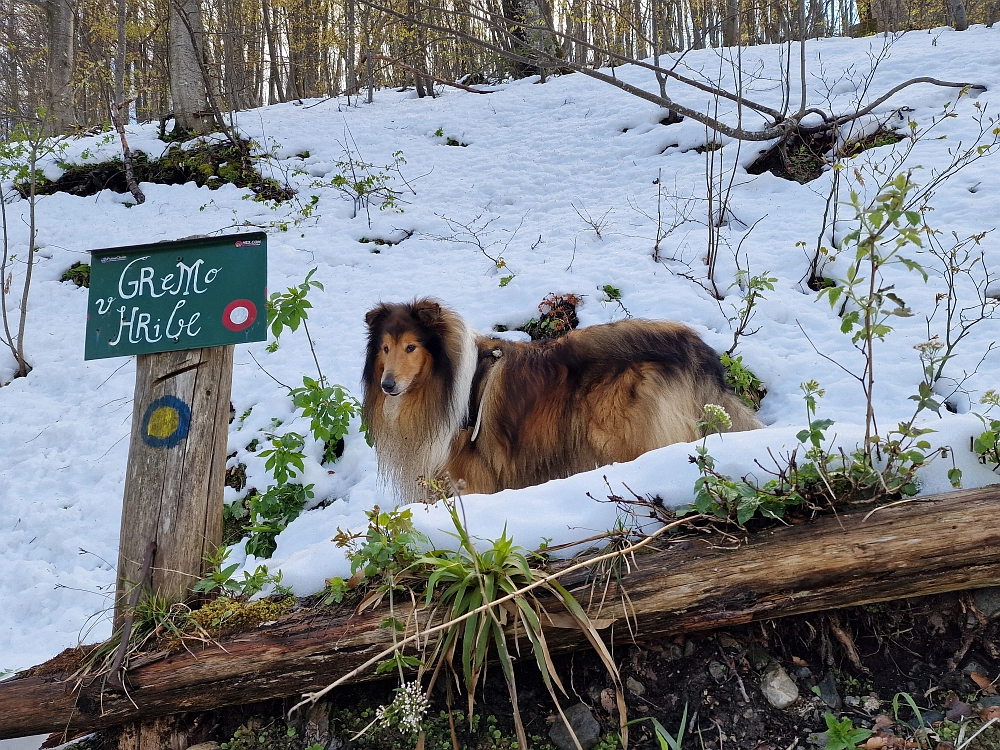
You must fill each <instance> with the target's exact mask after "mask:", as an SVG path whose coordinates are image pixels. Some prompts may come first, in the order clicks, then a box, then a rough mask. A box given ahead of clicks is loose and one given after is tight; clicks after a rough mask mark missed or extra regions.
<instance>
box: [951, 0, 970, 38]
mask: <svg viewBox="0 0 1000 750" xmlns="http://www.w3.org/2000/svg"><path fill="white" fill-rule="evenodd" d="M951 17H952V19H953V20H954V23H955V31H965V30H966V29H967V28H969V19H968V16H966V14H965V3H964V2H963V0H951Z"/></svg>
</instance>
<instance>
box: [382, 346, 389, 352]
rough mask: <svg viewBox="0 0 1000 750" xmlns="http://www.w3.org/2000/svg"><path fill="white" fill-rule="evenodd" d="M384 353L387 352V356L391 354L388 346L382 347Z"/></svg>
mask: <svg viewBox="0 0 1000 750" xmlns="http://www.w3.org/2000/svg"><path fill="white" fill-rule="evenodd" d="M382 351H383V352H385V353H386V354H388V353H389V347H388V346H383V347H382Z"/></svg>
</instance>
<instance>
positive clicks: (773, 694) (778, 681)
mask: <svg viewBox="0 0 1000 750" xmlns="http://www.w3.org/2000/svg"><path fill="white" fill-rule="evenodd" d="M760 689H761V691H762V692H763V693H764V697H765V698H767V702H768V703H770V704H771V705H772V706H774V707H775V708H788V707H789V706H790V705H792V704H793V703H795V701H797V700H798V698H799V688H798V685H796V684H795V682H794V680H792V678H791V677H789V676H788V673H787V672H786V671H785V670H784V668H783V667H782V666H781V665H780V664H772V665H771V666H770V667H768V668H767V671H765V672H764V674H763V675H762V676H761V680H760Z"/></svg>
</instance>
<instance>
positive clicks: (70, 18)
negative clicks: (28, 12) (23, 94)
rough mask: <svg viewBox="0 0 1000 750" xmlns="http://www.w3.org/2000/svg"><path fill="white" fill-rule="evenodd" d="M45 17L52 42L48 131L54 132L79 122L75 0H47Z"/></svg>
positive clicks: (50, 41)
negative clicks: (75, 92) (75, 103)
mask: <svg viewBox="0 0 1000 750" xmlns="http://www.w3.org/2000/svg"><path fill="white" fill-rule="evenodd" d="M45 18H46V21H47V22H48V43H49V50H48V61H47V62H48V71H47V72H48V75H47V84H48V86H47V89H48V90H47V91H46V100H47V105H48V112H47V118H46V120H47V125H46V130H47V131H48V132H49V133H50V134H52V135H55V134H59V133H65V132H66V131H67V130H68V129H69V128H71V127H73V126H74V125H76V113H75V110H74V108H73V66H74V64H75V46H74V42H75V33H76V29H75V26H76V24H75V8H74V7H73V2H72V0H47V2H46V3H45Z"/></svg>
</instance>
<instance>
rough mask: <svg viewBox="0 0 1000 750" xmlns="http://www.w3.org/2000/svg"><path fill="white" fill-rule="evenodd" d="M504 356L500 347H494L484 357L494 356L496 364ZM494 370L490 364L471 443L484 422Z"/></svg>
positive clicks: (477, 435) (474, 440)
mask: <svg viewBox="0 0 1000 750" xmlns="http://www.w3.org/2000/svg"><path fill="white" fill-rule="evenodd" d="M502 356H503V352H502V351H501V350H500V349H493V350H492V351H490V352H488V353H487V355H486V356H485V357H483V359H486V357H493V363H494V364H495V363H496V361H497V360H499V359H500V357H502ZM494 372H495V370H494V369H493V367H492V366H490V369H489V372H487V373H486V382H485V383H484V384H483V395H482V396H481V397H480V399H479V408H478V409H477V410H476V424H475V426H474V427H473V429H472V438H471V439H470V441H469V442H471V443H474V442H476V438H478V437H479V428H480V427H481V426H482V423H483V405H484V404H485V403H486V393H487V392H488V391H489V389H490V384H491V383H492V382H493V375H494Z"/></svg>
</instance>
